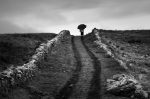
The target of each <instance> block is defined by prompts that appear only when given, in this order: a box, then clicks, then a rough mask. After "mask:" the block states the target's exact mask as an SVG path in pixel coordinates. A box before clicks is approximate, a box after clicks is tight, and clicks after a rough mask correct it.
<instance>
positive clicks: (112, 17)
mask: <svg viewBox="0 0 150 99" xmlns="http://www.w3.org/2000/svg"><path fill="white" fill-rule="evenodd" d="M81 23H84V24H87V29H86V32H90V31H91V29H92V28H94V27H97V28H99V29H100V28H102V29H150V0H0V33H14V32H17V33H20V32H54V33H58V32H60V31H61V30H63V29H67V30H70V31H71V34H79V31H78V30H77V25H79V24H81Z"/></svg>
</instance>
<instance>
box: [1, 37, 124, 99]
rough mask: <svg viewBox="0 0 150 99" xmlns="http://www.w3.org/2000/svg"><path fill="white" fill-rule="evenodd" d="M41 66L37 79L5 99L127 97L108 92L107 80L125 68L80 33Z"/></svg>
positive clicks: (103, 98)
mask: <svg viewBox="0 0 150 99" xmlns="http://www.w3.org/2000/svg"><path fill="white" fill-rule="evenodd" d="M62 45H63V46H62ZM40 66H41V68H39V73H38V74H37V76H36V77H35V78H34V79H33V81H31V82H29V83H28V84H26V85H22V86H18V87H17V88H14V89H13V90H12V91H11V93H10V94H9V97H8V98H7V97H5V98H1V99H127V98H124V97H118V96H113V95H110V94H107V93H106V92H105V84H106V79H107V78H110V77H111V76H112V75H114V74H117V73H126V72H125V70H124V69H123V68H122V67H121V66H120V65H119V64H118V63H117V62H116V61H115V60H113V59H112V58H111V57H107V55H106V53H105V51H104V50H103V49H98V48H97V47H96V45H95V44H94V43H93V42H92V41H90V43H89V42H88V43H87V41H86V39H84V40H83V39H81V37H80V36H74V37H72V38H70V39H67V40H65V41H64V42H62V44H61V45H58V46H56V47H55V48H54V49H53V52H52V53H51V54H48V55H47V57H46V58H45V60H43V62H42V63H40V64H39V67H40Z"/></svg>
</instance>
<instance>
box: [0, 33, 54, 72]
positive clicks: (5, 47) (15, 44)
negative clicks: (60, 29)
mask: <svg viewBox="0 0 150 99" xmlns="http://www.w3.org/2000/svg"><path fill="white" fill-rule="evenodd" d="M55 36H56V34H53V33H39V34H1V35H0V71H1V70H5V69H6V68H7V67H9V66H11V65H14V66H16V65H23V64H24V63H26V62H28V60H29V58H30V57H31V56H32V55H33V54H34V52H35V49H36V48H37V47H38V46H39V44H41V43H43V42H46V41H47V40H50V39H52V38H54V37H55Z"/></svg>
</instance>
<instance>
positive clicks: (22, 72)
mask: <svg viewBox="0 0 150 99" xmlns="http://www.w3.org/2000/svg"><path fill="white" fill-rule="evenodd" d="M68 36H70V32H69V31H67V30H63V31H61V32H60V33H59V34H58V35H57V36H56V37H55V38H53V39H52V40H49V41H47V43H42V44H40V46H39V47H38V48H37V49H36V51H35V54H34V55H33V56H32V57H31V59H30V60H29V62H28V63H26V64H23V65H22V66H17V67H10V68H8V69H7V70H4V71H3V72H0V91H1V92H0V93H1V94H3V93H7V92H8V91H9V89H10V88H11V87H13V86H15V85H18V84H22V83H25V82H27V81H28V80H30V79H32V78H33V76H34V75H35V74H36V72H37V70H38V66H37V63H39V62H41V60H42V59H44V57H45V56H46V54H47V53H50V52H51V49H52V47H53V46H55V45H56V44H58V43H61V41H63V39H65V38H66V37H68Z"/></svg>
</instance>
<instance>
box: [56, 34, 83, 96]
mask: <svg viewBox="0 0 150 99" xmlns="http://www.w3.org/2000/svg"><path fill="white" fill-rule="evenodd" d="M71 42H72V49H73V52H74V57H75V59H76V69H75V70H74V73H73V75H72V77H71V78H70V79H69V80H68V81H67V83H66V84H65V85H64V87H63V88H62V89H61V90H60V91H59V93H58V94H57V95H56V97H55V99H69V97H70V95H71V94H72V91H73V89H74V87H75V85H76V83H77V82H78V79H79V74H80V71H81V68H82V63H81V56H80V54H79V51H78V50H77V48H76V45H75V41H74V36H73V37H72V40H71Z"/></svg>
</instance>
